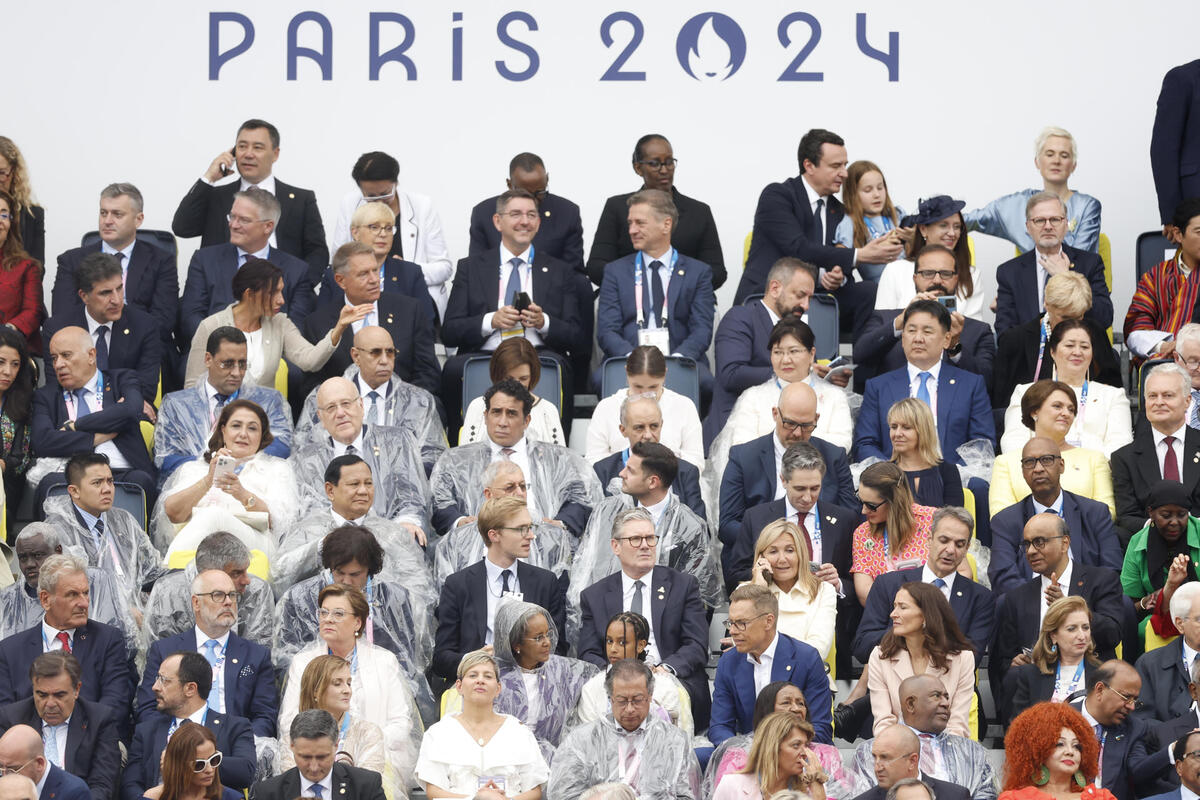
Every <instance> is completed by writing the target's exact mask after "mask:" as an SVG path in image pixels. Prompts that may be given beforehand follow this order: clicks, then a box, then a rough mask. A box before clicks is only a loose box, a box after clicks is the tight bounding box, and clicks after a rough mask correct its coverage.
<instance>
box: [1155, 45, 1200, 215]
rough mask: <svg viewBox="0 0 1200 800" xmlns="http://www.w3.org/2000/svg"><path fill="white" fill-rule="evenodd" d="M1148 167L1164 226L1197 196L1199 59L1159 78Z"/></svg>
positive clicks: (1199, 180)
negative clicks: (1161, 78)
mask: <svg viewBox="0 0 1200 800" xmlns="http://www.w3.org/2000/svg"><path fill="white" fill-rule="evenodd" d="M1150 168H1151V169H1152V170H1153V172H1154V189H1155V191H1156V192H1157V193H1158V213H1159V217H1160V219H1161V221H1162V223H1163V224H1164V225H1165V224H1167V223H1170V222H1171V220H1172V219H1173V218H1174V216H1175V207H1176V206H1178V205H1179V204H1180V203H1181V202H1183V201H1184V200H1187V199H1188V198H1191V197H1200V60H1196V61H1190V62H1188V63H1187V64H1181V65H1179V66H1178V67H1174V68H1172V69H1170V70H1168V71H1167V74H1166V75H1164V76H1163V82H1162V89H1161V91H1160V92H1159V94H1158V110H1157V111H1156V112H1155V114H1154V130H1153V132H1152V133H1151V135H1150Z"/></svg>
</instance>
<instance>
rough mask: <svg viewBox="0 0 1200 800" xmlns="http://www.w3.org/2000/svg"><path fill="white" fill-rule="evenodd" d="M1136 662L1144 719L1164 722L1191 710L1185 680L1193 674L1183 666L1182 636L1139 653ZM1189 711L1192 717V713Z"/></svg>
mask: <svg viewBox="0 0 1200 800" xmlns="http://www.w3.org/2000/svg"><path fill="white" fill-rule="evenodd" d="M1136 666H1137V671H1138V674H1139V675H1141V676H1142V694H1141V697H1140V699H1141V701H1142V702H1143V703H1145V704H1146V707H1145V710H1144V714H1143V716H1144V717H1145V718H1146V719H1154V720H1158V721H1160V722H1167V721H1169V720H1172V719H1175V718H1176V717H1181V716H1183V715H1184V714H1187V713H1189V712H1191V708H1192V696H1191V695H1190V694H1188V684H1189V683H1190V682H1191V680H1192V678H1191V676H1190V675H1188V674H1187V670H1186V669H1185V668H1184V666H1183V637H1182V636H1177V637H1176V638H1175V639H1174V640H1172V641H1170V642H1168V643H1167V644H1165V645H1163V646H1162V647H1159V648H1156V649H1154V650H1150V651H1149V652H1146V653H1144V654H1142V656H1141V657H1140V658H1139V659H1138V660H1137V665H1136ZM1191 713H1192V716H1193V721H1195V720H1194V718H1195V713H1194V712H1191Z"/></svg>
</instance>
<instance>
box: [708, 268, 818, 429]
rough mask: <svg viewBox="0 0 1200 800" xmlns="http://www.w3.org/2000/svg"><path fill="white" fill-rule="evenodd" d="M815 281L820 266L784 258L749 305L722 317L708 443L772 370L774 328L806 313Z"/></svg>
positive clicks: (717, 335) (766, 378)
mask: <svg viewBox="0 0 1200 800" xmlns="http://www.w3.org/2000/svg"><path fill="white" fill-rule="evenodd" d="M816 286H817V275H816V270H815V269H814V268H813V267H812V265H811V264H806V263H804V262H803V261H801V260H800V259H798V258H787V257H785V258H781V259H779V260H778V261H776V262H775V263H774V264H773V265H772V266H771V271H770V272H769V273H768V274H767V291H766V294H764V295H763V297H762V298H761V299H759V300H755V301H754V302H752V303H750V304H748V305H740V306H734V307H733V308H731V309H729V311H727V312H726V313H725V316H723V317H722V318H721V324H720V325H718V326H717V334H716V337H715V340H714V342H713V349H714V351H715V354H716V360H717V371H716V374H715V376H714V382H713V401H712V407H711V408H710V409H709V411H708V416H707V417H706V418H705V419H704V446H705V447H706V448H707V447H708V446H709V445H711V444H712V440H713V439H715V438H716V436H717V434H718V433H720V432H721V429H722V428H724V427H725V422H726V421H727V420H728V419H729V412H730V411H732V410H733V404H734V403H736V402H737V399H738V397H740V396H741V394H742V392H744V391H745V390H747V389H749V388H750V387H751V386H757V385H759V384H760V383H763V382H764V381H766V380H768V379H769V378H771V377H772V375H773V374H774V373H773V372H772V370H771V347H770V339H771V331H772V329H774V327H775V324H776V323H777V322H779V321H780V320H783V319H790V318H794V319H797V320H798V319H800V318H801V317H802V316H803V315H804V314H807V313H808V302H809V298H811V297H812V294H813V292H814V291H816Z"/></svg>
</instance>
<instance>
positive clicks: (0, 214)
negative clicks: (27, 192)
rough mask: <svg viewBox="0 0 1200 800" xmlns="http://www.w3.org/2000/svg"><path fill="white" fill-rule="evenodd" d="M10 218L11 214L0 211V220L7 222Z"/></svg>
mask: <svg viewBox="0 0 1200 800" xmlns="http://www.w3.org/2000/svg"><path fill="white" fill-rule="evenodd" d="M11 219H12V214H9V213H8V212H7V211H0V222H8V221H9V220H11Z"/></svg>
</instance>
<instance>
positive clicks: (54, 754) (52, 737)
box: [45, 725, 62, 769]
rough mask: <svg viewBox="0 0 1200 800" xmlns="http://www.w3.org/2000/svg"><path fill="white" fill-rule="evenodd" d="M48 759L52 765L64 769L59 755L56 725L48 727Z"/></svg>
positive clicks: (46, 748) (46, 749)
mask: <svg viewBox="0 0 1200 800" xmlns="http://www.w3.org/2000/svg"><path fill="white" fill-rule="evenodd" d="M45 751H46V758H48V759H50V763H51V764H53V765H54V766H56V767H58V768H59V769H62V759H61V758H60V757H59V755H58V727H57V726H55V725H47V726H46V747H45Z"/></svg>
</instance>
